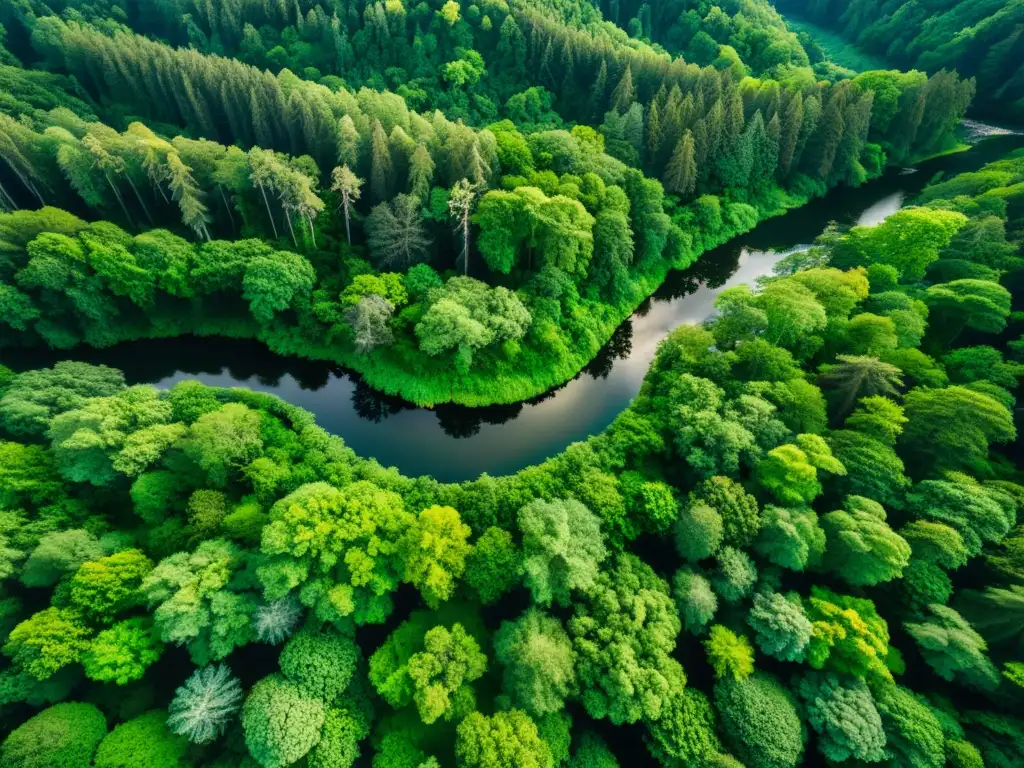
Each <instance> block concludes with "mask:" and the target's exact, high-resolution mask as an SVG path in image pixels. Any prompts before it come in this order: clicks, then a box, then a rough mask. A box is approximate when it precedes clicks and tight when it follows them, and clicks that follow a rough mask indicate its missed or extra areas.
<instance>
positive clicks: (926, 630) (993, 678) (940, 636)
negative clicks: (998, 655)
mask: <svg viewBox="0 0 1024 768" xmlns="http://www.w3.org/2000/svg"><path fill="white" fill-rule="evenodd" d="M928 614H929V615H926V616H925V617H924V618H923V620H922V621H906V622H904V623H903V626H904V628H905V629H906V630H907V633H908V634H909V635H910V636H911V637H912V638H914V640H915V641H916V642H917V647H918V649H919V650H920V651H921V655H922V656H923V657H924V660H925V661H927V662H928V664H929V665H930V666H931V668H932V669H934V670H935V672H936V674H938V675H939V677H941V678H942V679H943V680H950V681H952V680H956V681H957V682H962V683H963V684H965V685H967V686H969V687H971V688H977V689H979V690H982V691H988V690H992V689H994V688H995V687H996V686H997V685H999V672H998V670H997V669H996V668H995V666H994V665H993V664H992V662H991V661H989V659H988V656H986V655H985V652H986V651H987V650H988V645H987V644H986V643H985V640H984V639H983V638H982V636H981V635H979V634H978V633H977V632H975V631H974V628H973V627H971V625H970V624H969V623H968V622H967V620H966V619H965V618H964V617H963V616H961V615H960V614H959V613H957V612H956V611H955V610H953V609H952V608H950V607H948V606H945V605H937V604H932V605H929V606H928Z"/></svg>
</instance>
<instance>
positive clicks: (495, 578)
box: [0, 151, 1024, 768]
mask: <svg viewBox="0 0 1024 768" xmlns="http://www.w3.org/2000/svg"><path fill="white" fill-rule="evenodd" d="M46 215H48V216H51V217H53V216H55V214H54V213H52V212H51V213H49V214H46ZM30 216H31V217H35V218H30ZM50 221H51V223H48V224H47V223H44V222H42V221H40V218H39V216H38V215H36V214H31V215H29V214H25V213H12V214H7V215H5V216H3V218H0V226H2V227H3V231H4V232H5V233H8V234H5V238H6V240H7V242H10V237H11V235H10V234H9V233H11V232H13V231H16V230H18V229H19V228H21V231H22V232H26V231H35V232H37V233H38V234H35V235H34V236H33V239H32V240H30V242H29V244H28V246H27V248H28V251H29V252H31V253H33V254H35V255H34V256H33V257H32V258H36V257H37V256H41V255H42V254H44V253H46V252H47V249H48V248H49V246H47V245H44V244H43V243H44V242H45V241H46V240H60V239H63V240H65V241H67V243H68V245H67V247H74V246H72V245H70V244H72V243H76V242H78V243H80V245H78V246H77V247H79V248H88V247H89V246H88V243H89V242H90V241H91V240H93V239H94V238H95V239H100V240H101V239H102V238H101V236H100V234H99V233H97V231H96V226H97V225H84V224H82V225H78V226H80V227H81V228H80V229H79V230H78V231H77V232H75V233H72V230H73V229H74V228H73V227H70V228H69V227H66V228H65V233H62V232H59V231H56V230H57V227H56V226H55V225H54V223H53V222H56V221H59V219H55V218H54V219H51V220H50ZM65 221H69V219H65ZM45 227H50V230H49V231H45ZM90 228H92V229H90ZM124 237H126V238H127V237H128V236H127V235H125V236H124ZM1022 239H1024V151H1018V152H1016V153H1015V154H1014V155H1012V156H1010V157H1008V158H1007V159H1005V160H1003V161H1000V162H996V163H993V164H991V165H989V166H986V167H985V168H984V169H982V170H981V171H979V172H977V173H971V174H964V175H961V176H957V177H954V178H951V179H948V180H945V181H942V182H941V183H938V184H935V185H933V186H931V187H928V188H927V189H926V191H925V193H924V194H923V195H922V196H921V197H920V198H919V199H918V200H917V201H915V205H914V206H913V207H909V208H906V209H904V210H903V211H901V212H899V213H897V214H895V215H894V216H892V217H890V218H889V219H887V220H886V221H885V222H884V223H882V224H881V225H879V226H877V227H873V228H871V227H855V228H853V229H851V230H849V231H847V232H837V231H829V232H827V233H826V234H825V235H823V237H822V238H821V239H820V240H819V242H818V243H817V244H816V245H815V246H814V247H813V248H811V249H810V250H808V251H801V252H797V253H794V254H793V255H792V256H790V257H788V258H787V259H785V260H783V261H782V262H781V263H780V264H779V267H778V268H777V273H778V275H777V276H775V277H772V278H769V279H767V280H763V281H762V282H761V283H760V284H759V285H758V286H751V287H746V286H742V287H739V288H734V289H731V290H729V291H726V292H724V293H723V294H721V295H720V296H719V298H718V300H717V302H716V306H717V309H718V315H717V317H716V318H715V319H714V320H712V321H709V322H708V323H707V324H705V325H704V326H683V327H680V328H678V329H677V330H675V331H674V332H672V333H671V334H670V336H669V337H668V338H667V339H666V340H665V341H664V342H663V343H662V345H661V347H660V348H659V351H658V355H657V359H656V361H655V363H654V365H653V366H652V369H651V371H650V373H649V374H648V376H647V379H646V381H645V383H644V387H643V390H642V391H641V394H640V396H639V397H638V398H637V400H636V401H635V402H634V403H633V405H631V406H630V407H629V408H628V409H627V410H626V411H625V412H624V413H623V414H622V415H621V416H620V417H619V418H618V419H617V420H616V422H615V423H614V424H613V425H612V427H610V428H609V429H608V430H607V431H606V432H604V433H603V434H601V435H600V436H597V437H594V438H591V439H590V440H588V441H587V442H585V443H580V444H576V445H573V446H571V447H570V448H569V449H568V450H566V451H565V452H564V453H563V454H560V455H559V456H557V457H555V458H553V459H551V460H549V461H547V462H545V463H544V464H542V465H539V466H536V467H531V468H529V469H527V470H524V471H522V472H520V473H518V474H516V475H513V476H510V477H503V478H491V477H488V476H486V475H485V476H483V477H481V478H480V479H478V480H476V481H473V482H468V483H462V484H458V485H444V484H440V483H437V482H436V481H434V480H432V479H431V478H428V477H422V478H418V479H411V478H407V477H403V476H401V475H400V474H398V473H397V472H396V471H394V470H388V469H384V468H382V467H381V466H379V465H378V464H376V462H374V461H367V460H365V459H361V458H359V457H357V456H356V455H355V454H354V453H353V452H352V451H351V450H350V449H348V448H346V447H345V445H344V443H343V442H342V441H341V439H340V438H337V437H331V436H329V435H327V434H326V433H325V432H324V431H323V430H321V429H320V428H318V427H317V426H316V424H315V422H314V421H313V419H312V418H311V417H310V415H309V414H307V413H305V412H303V411H301V410H300V409H297V408H295V407H293V406H289V405H287V404H286V403H284V402H282V401H280V400H278V399H276V398H274V397H272V396H269V395H262V394H257V393H254V392H250V391H247V390H243V389H233V390H226V389H216V388H210V387H206V386H204V385H201V384H198V383H197V382H188V381H186V382H182V383H180V384H177V385H175V386H174V387H173V388H171V389H170V390H169V391H166V390H165V391H157V390H155V389H152V388H150V387H146V386H135V387H129V386H126V385H125V382H124V378H123V376H122V374H121V373H120V372H119V371H117V370H114V369H110V368H105V367H102V366H99V367H97V366H90V365H87V364H84V363H71V362H64V363H60V364H58V365H56V366H55V367H53V368H51V369H45V370H37V371H29V372H26V373H22V374H20V375H14V374H11V373H10V372H6V371H5V372H4V375H3V378H2V385H0V389H2V396H0V429H2V431H3V437H4V441H3V442H0V453H2V455H3V462H2V464H0V466H2V471H0V499H2V500H3V507H4V509H3V511H2V512H0V521H2V526H3V527H2V531H3V539H2V543H3V547H2V552H3V558H4V559H3V561H2V562H4V563H6V567H5V568H4V569H3V570H2V571H0V574H2V578H3V582H2V584H3V589H4V592H3V595H4V597H3V599H2V601H0V606H2V610H3V617H4V623H3V638H4V640H3V645H2V653H3V655H4V657H5V660H6V662H7V668H6V670H5V671H4V672H2V673H0V701H2V702H3V708H2V709H0V717H3V718H4V722H5V724H6V726H7V727H6V730H8V731H9V735H8V736H7V738H6V739H5V740H4V742H3V744H2V746H0V762H2V764H4V765H10V766H40V768H41V767H42V766H53V765H67V766H82V767H83V768H84V767H85V766H88V765H90V764H91V765H94V766H102V767H104V768H105V767H107V766H111V767H113V766H118V767H121V766H123V767H124V768H127V766H136V765H153V766H167V767H168V768H185V767H186V766H196V767H198V766H228V765H231V766H238V765H243V766H254V768H255V766H262V767H263V768H271V767H275V768H276V767H278V766H286V765H293V764H300V765H308V766H331V767H332V768H339V767H341V768H344V767H345V766H349V765H352V764H353V763H354V762H355V761H356V760H357V759H360V756H362V757H363V759H370V758H372V763H373V765H374V766H376V768H387V767H390V766H403V767H404V766H410V767H411V768H412V767H415V766H420V765H425V764H428V765H457V766H498V765H511V766H538V767H543V768H554V767H555V766H558V765H562V764H566V765H572V766H577V765H578V766H584V765H592V764H595V763H596V764H600V765H603V766H614V765H617V764H618V761H619V760H629V761H636V760H637V759H638V756H639V755H638V750H639V749H641V748H642V747H641V743H642V744H643V745H644V746H645V747H646V751H647V752H648V753H649V755H650V757H651V758H652V759H654V760H656V761H657V762H658V763H660V764H662V765H664V766H677V765H709V764H710V765H726V766H732V765H746V766H797V765H800V764H803V763H805V762H816V761H818V760H819V759H822V758H823V759H826V760H827V761H829V763H834V764H851V765H853V764H858V765H859V764H869V763H884V764H888V765H901V766H902V765H915V766H933V767H934V768H941V767H942V766H945V765H948V764H951V765H970V766H1003V767H1006V768H1009V767H1010V766H1014V765H1016V764H1017V763H1018V762H1019V755H1020V748H1021V746H1022V745H1024V721H1021V720H1019V719H1017V715H1018V713H1017V712H1016V711H1015V710H1016V707H1015V706H1014V703H1015V702H1019V700H1020V696H1021V688H1022V685H1024V676H1022V674H1021V672H1022V660H1024V645H1022V641H1024V638H1022V635H1021V626H1022V624H1021V621H1020V612H1021V609H1022V599H1024V592H1022V589H1024V568H1022V563H1021V542H1022V541H1024V529H1022V528H1021V527H1020V525H1019V524H1018V520H1019V511H1020V508H1021V506H1022V505H1024V485H1021V484H1019V482H1018V481H1020V480H1021V477H1020V473H1019V471H1018V469H1017V468H1016V465H1015V463H1014V462H1015V459H1016V456H1017V451H1016V449H1015V447H1014V446H1013V443H1014V441H1015V440H1016V438H1017V432H1016V427H1015V423H1014V418H1013V415H1012V414H1013V410H1014V406H1015V402H1016V396H1015V390H1016V388H1017V385H1018V381H1019V378H1020V376H1021V375H1022V374H1024V362H1021V361H1022V359H1024V341H1022V338H1017V337H1020V331H1021V319H1020V318H1019V317H1017V315H1015V314H1013V313H1011V309H1012V306H1013V303H1014V293H1016V292H1017V289H1019V287H1020V274H1021V267H1022V265H1024V261H1022V259H1024V256H1022V255H1021V248H1020V243H1021V240H1022ZM49 258H50V259H51V263H53V264H54V266H55V265H56V264H55V261H59V256H58V255H56V254H52V255H50V256H49ZM257 258H259V257H257ZM41 267H42V264H41V263H40V264H38V265H36V266H33V267H30V268H29V269H30V271H32V272H38V270H39V269H40V268H41ZM53 268H54V267H50V268H49V269H48V271H51V272H52V271H53ZM1017 300H1018V301H1019V299H1017ZM1015 338H1016V340H1014V339H1015ZM190 669H194V671H189V670H190ZM630 725H631V726H634V727H632V728H626V726H630Z"/></svg>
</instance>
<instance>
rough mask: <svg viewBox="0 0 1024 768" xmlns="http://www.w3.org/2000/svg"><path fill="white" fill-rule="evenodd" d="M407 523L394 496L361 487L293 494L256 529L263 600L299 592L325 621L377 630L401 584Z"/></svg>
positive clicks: (312, 488)
mask: <svg viewBox="0 0 1024 768" xmlns="http://www.w3.org/2000/svg"><path fill="white" fill-rule="evenodd" d="M413 521H414V518H413V516H412V515H411V514H410V513H409V512H407V511H406V510H405V508H404V505H403V504H402V500H401V498H400V497H399V496H398V495H397V494H395V493H392V492H389V491H384V490H381V489H380V488H377V487H376V486H375V485H373V484H372V483H369V482H366V481H361V482H358V483H353V484H351V485H348V486H346V487H345V488H344V489H343V490H339V489H338V488H334V487H332V486H330V485H328V484H326V483H310V484H307V485H304V486H302V487H300V488H298V489H297V490H295V491H293V492H292V493H291V494H289V495H288V496H286V497H285V498H283V499H281V500H280V501H279V502H277V503H276V504H275V505H274V506H273V507H272V508H271V510H270V522H269V523H268V524H267V525H266V526H265V527H264V528H263V536H262V546H261V550H262V552H263V554H264V555H267V556H268V561H267V563H266V564H265V565H262V566H260V567H259V569H258V573H259V578H260V581H261V582H262V583H263V589H264V596H265V597H266V598H267V599H268V600H276V599H279V598H281V597H285V596H286V595H288V594H289V593H290V592H292V591H293V590H296V589H298V596H299V599H300V601H301V602H302V603H303V604H304V605H306V606H309V607H311V608H313V609H314V611H316V613H317V615H318V616H320V617H321V618H322V619H324V620H326V621H338V620H340V619H342V618H345V617H352V618H353V619H354V620H355V621H356V623H358V624H365V623H379V622H382V621H383V620H384V619H385V618H386V617H387V615H388V614H389V613H390V612H391V592H393V591H394V590H395V589H396V588H397V587H398V582H399V579H400V567H401V563H400V559H399V557H398V553H399V549H400V542H401V539H402V537H403V535H404V534H405V533H406V531H407V530H408V529H409V527H410V526H411V525H412V524H413ZM300 587H301V589H299V588H300Z"/></svg>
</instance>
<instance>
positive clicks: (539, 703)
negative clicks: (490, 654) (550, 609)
mask: <svg viewBox="0 0 1024 768" xmlns="http://www.w3.org/2000/svg"><path fill="white" fill-rule="evenodd" d="M494 653H495V657H496V658H497V659H498V661H499V662H500V663H501V665H502V666H503V667H504V690H505V692H506V694H507V695H508V696H509V697H510V698H511V700H512V703H513V705H514V706H516V707H519V708H522V709H523V710H525V711H526V712H527V713H529V714H531V715H534V716H538V717H542V716H544V715H546V714H548V713H551V712H558V711H560V710H561V709H562V708H563V706H564V704H565V699H566V697H567V696H569V695H570V694H571V693H573V692H574V691H575V688H576V670H575V668H574V665H573V662H574V655H573V649H572V643H571V641H570V639H569V636H568V635H567V634H566V632H565V629H564V628H563V627H562V624H561V622H560V621H559V620H558V619H555V618H552V617H550V616H546V615H544V614H543V613H542V612H540V611H539V610H538V609H536V608H530V609H529V610H528V611H527V612H526V613H524V614H523V615H522V616H521V617H520V618H518V619H517V620H515V621H506V622H504V623H503V624H502V625H501V628H500V629H499V630H498V632H497V634H496V635H495V636H494Z"/></svg>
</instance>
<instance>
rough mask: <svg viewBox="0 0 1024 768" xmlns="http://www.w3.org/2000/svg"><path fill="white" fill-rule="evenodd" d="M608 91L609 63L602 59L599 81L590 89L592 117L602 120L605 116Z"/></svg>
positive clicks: (595, 81)
mask: <svg viewBox="0 0 1024 768" xmlns="http://www.w3.org/2000/svg"><path fill="white" fill-rule="evenodd" d="M607 91H608V62H607V61H606V60H605V59H603V58H602V59H601V68H600V69H599V70H598V71H597V79H596V80H594V85H593V87H592V88H591V89H590V116H591V119H593V120H600V119H601V116H602V115H604V105H605V95H606V92H607Z"/></svg>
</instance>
